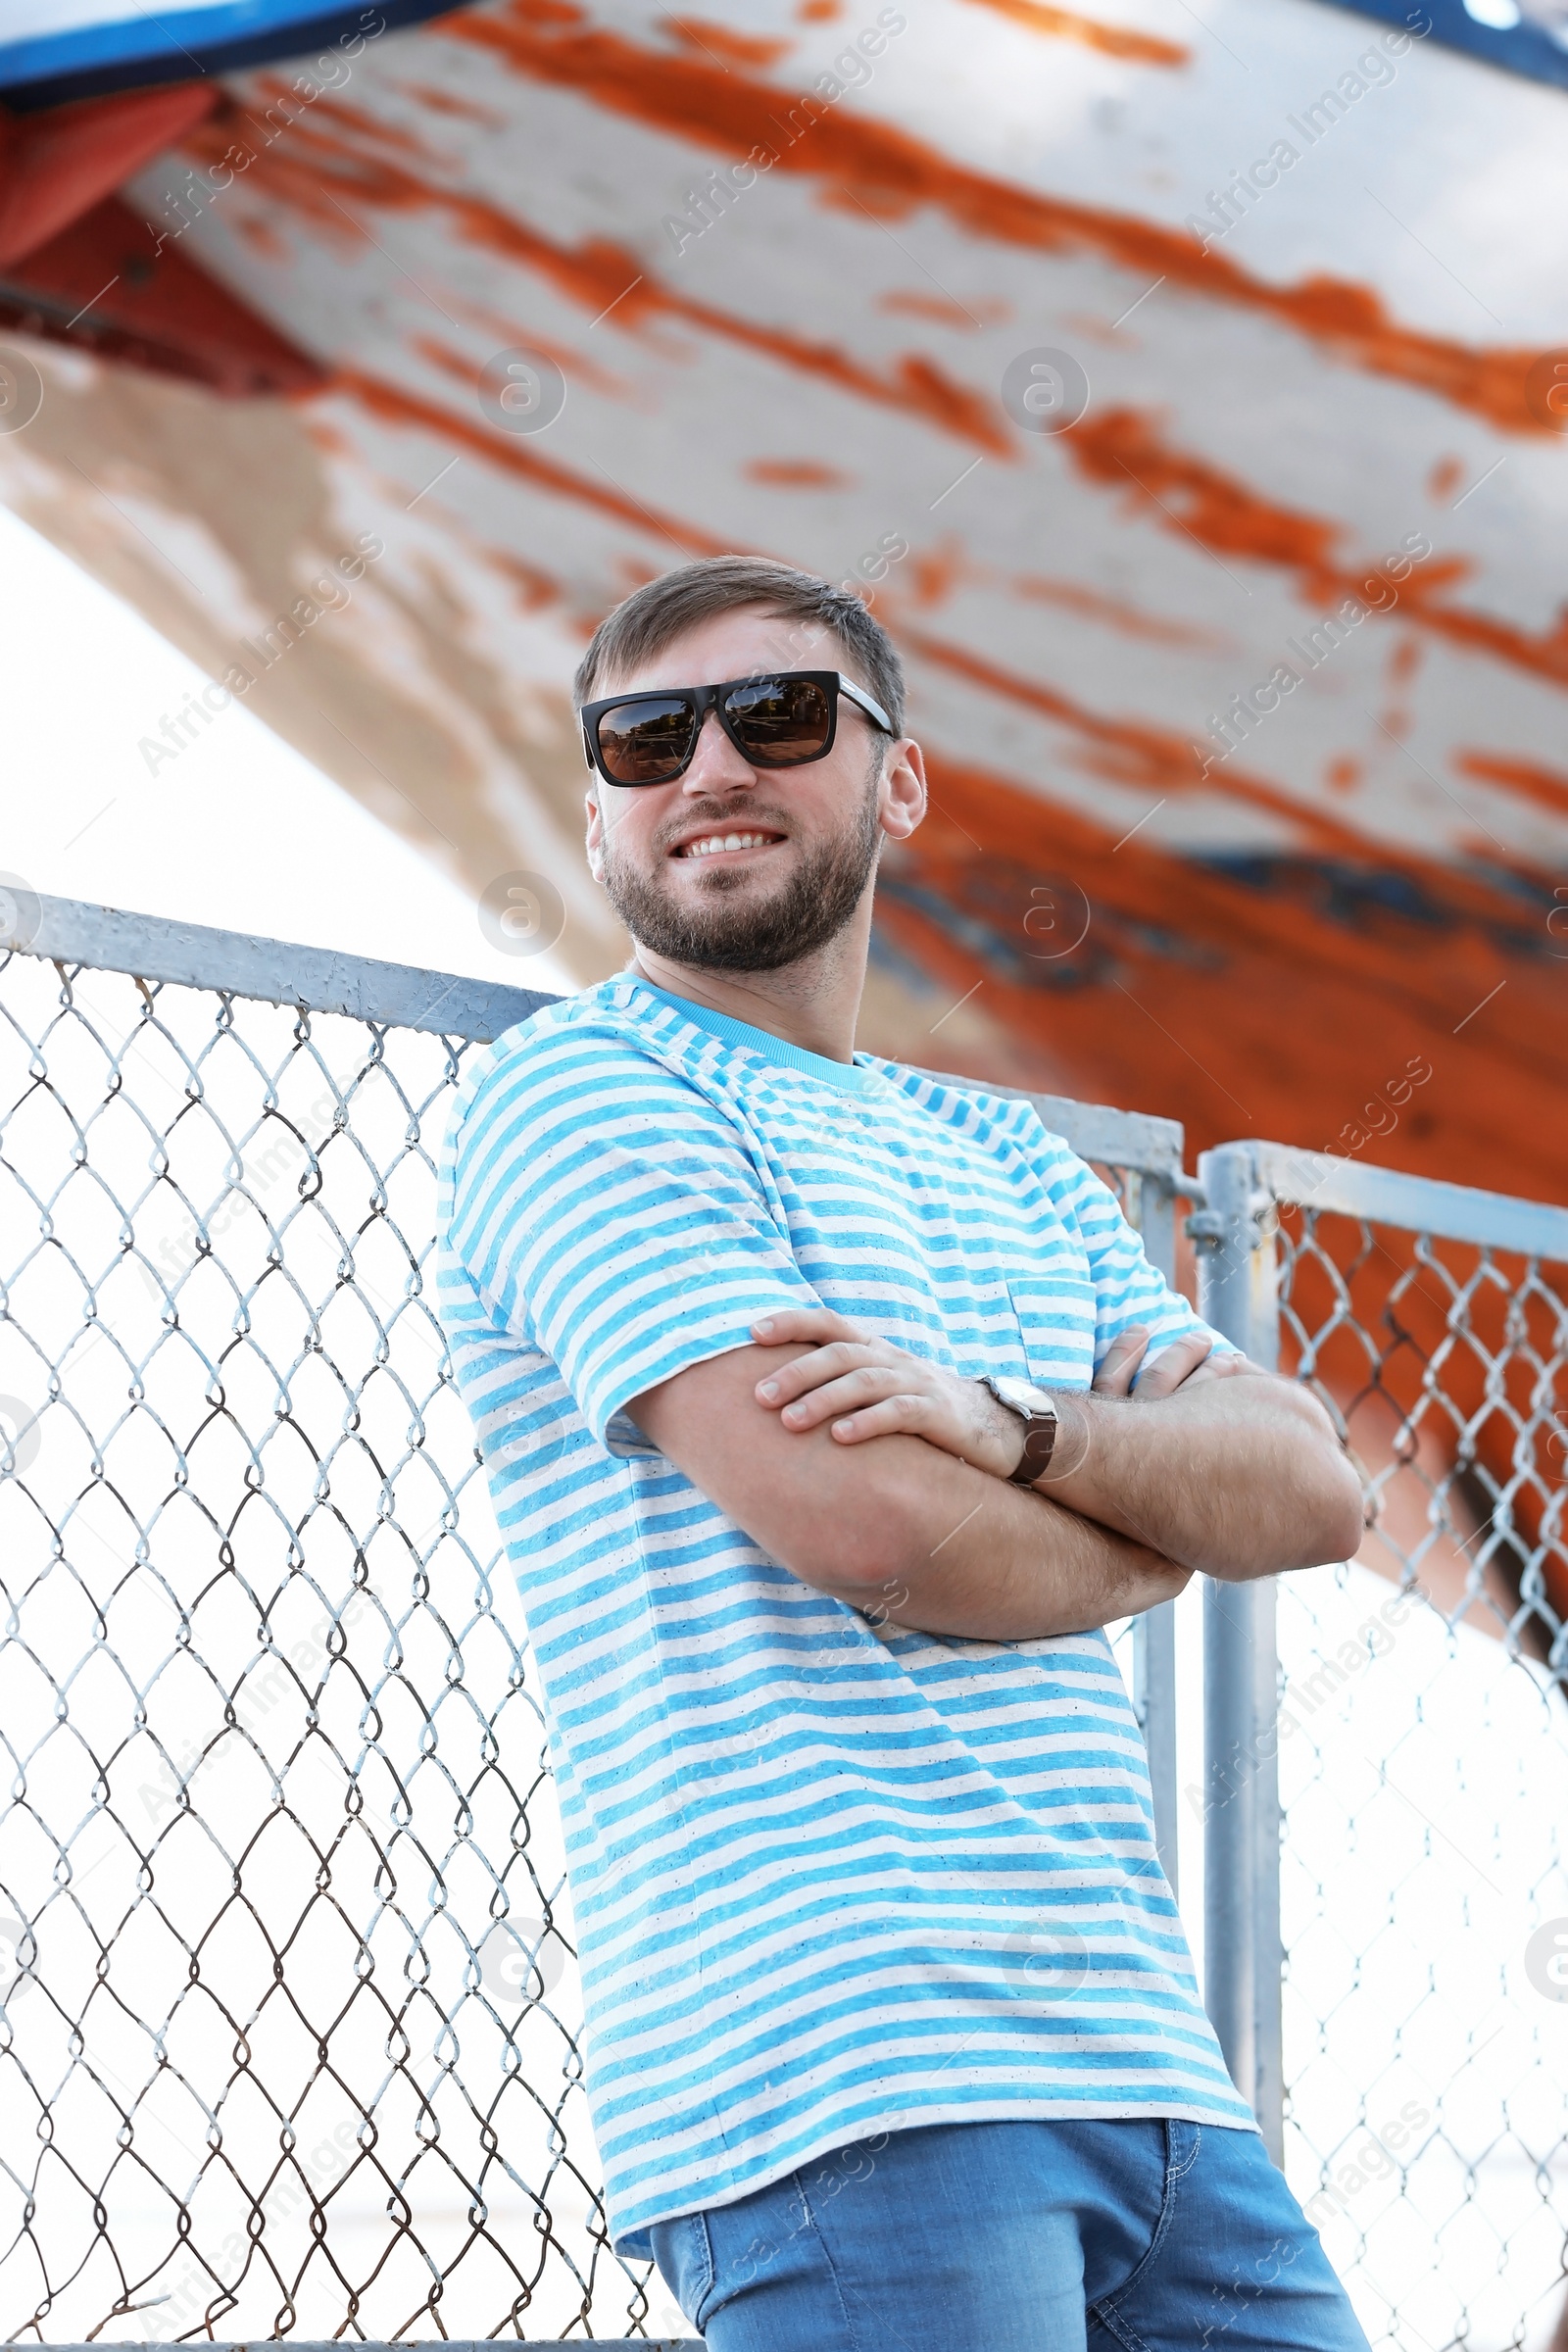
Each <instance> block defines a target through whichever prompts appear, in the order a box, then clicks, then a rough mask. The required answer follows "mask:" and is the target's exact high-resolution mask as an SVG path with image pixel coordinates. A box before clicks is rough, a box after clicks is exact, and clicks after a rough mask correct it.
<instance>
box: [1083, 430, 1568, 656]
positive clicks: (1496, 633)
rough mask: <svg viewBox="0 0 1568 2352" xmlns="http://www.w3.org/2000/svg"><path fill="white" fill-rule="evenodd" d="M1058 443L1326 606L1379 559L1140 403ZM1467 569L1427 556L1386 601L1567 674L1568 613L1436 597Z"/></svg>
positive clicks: (1162, 514) (1101, 476) (1186, 531)
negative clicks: (1234, 471) (1168, 432)
mask: <svg viewBox="0 0 1568 2352" xmlns="http://www.w3.org/2000/svg"><path fill="white" fill-rule="evenodd" d="M1060 443H1061V446H1062V447H1063V448H1064V449H1065V450H1066V453H1067V455H1068V457H1069V459H1070V460H1071V461H1072V463H1073V464H1074V465H1075V466H1077V468H1078V470H1079V471H1080V472H1081V473H1083V474H1085V475H1086V476H1087V477H1088V478H1089V479H1090V480H1091V481H1094V482H1098V483H1101V484H1103V486H1104V487H1106V488H1108V489H1113V490H1115V489H1119V490H1124V491H1126V492H1127V493H1128V495H1129V496H1130V497H1131V498H1134V499H1141V500H1142V501H1144V502H1145V505H1146V511H1147V514H1148V515H1149V519H1150V520H1151V521H1152V522H1154V523H1156V524H1157V525H1158V526H1159V528H1160V529H1162V530H1166V531H1171V532H1175V533H1177V534H1179V535H1182V536H1191V537H1192V538H1194V539H1197V540H1199V541H1200V542H1201V545H1202V546H1204V547H1206V548H1208V549H1209V550H1210V551H1211V552H1213V553H1215V554H1217V555H1220V556H1231V557H1242V558H1244V559H1246V560H1247V561H1249V562H1250V563H1256V564H1278V565H1280V566H1281V567H1282V568H1283V569H1285V570H1289V571H1294V572H1295V573H1296V574H1297V577H1298V582H1299V587H1300V589H1301V592H1302V594H1303V596H1304V597H1306V598H1307V599H1309V600H1311V599H1315V600H1317V601H1318V602H1319V603H1321V604H1322V605H1325V606H1330V605H1334V604H1337V603H1339V602H1340V600H1341V599H1343V598H1345V597H1348V596H1354V597H1360V596H1361V591H1362V584H1363V583H1364V582H1366V581H1368V580H1370V578H1371V577H1372V574H1373V571H1374V570H1375V568H1376V564H1377V562H1378V560H1379V559H1378V558H1374V559H1373V560H1372V562H1370V563H1368V564H1363V565H1361V566H1360V567H1358V568H1351V567H1350V566H1349V565H1348V564H1346V563H1345V562H1344V560H1343V559H1342V558H1341V557H1340V556H1339V555H1338V553H1337V550H1336V548H1335V541H1336V540H1337V539H1339V538H1340V537H1341V536H1342V530H1341V526H1340V525H1339V524H1337V523H1332V522H1329V521H1327V520H1326V519H1325V518H1324V517H1322V516H1320V515H1302V514H1299V513H1298V512H1297V511H1296V510H1295V509H1293V508H1290V507H1278V506H1275V505H1274V504H1273V503H1272V502H1271V501H1270V500H1268V499H1265V498H1260V497H1259V496H1258V495H1257V493H1256V492H1255V491H1253V490H1251V489H1250V488H1249V487H1248V486H1247V484H1246V483H1245V482H1241V481H1238V480H1237V479H1236V478H1235V477H1234V476H1233V475H1231V474H1228V473H1224V472H1222V471H1221V469H1220V468H1219V467H1218V466H1211V465H1210V464H1209V463H1208V462H1207V460H1206V459H1203V458H1196V457H1193V456H1192V455H1190V454H1189V453H1188V452H1187V451H1186V450H1181V449H1177V448H1176V447H1175V446H1174V445H1173V444H1172V443H1170V442H1169V441H1166V440H1165V439H1164V438H1163V437H1162V435H1161V434H1160V432H1159V430H1158V428H1157V426H1156V425H1155V424H1154V423H1153V422H1152V420H1151V419H1150V418H1149V417H1145V416H1142V415H1141V414H1140V413H1139V412H1138V411H1137V410H1136V409H1110V410H1107V411H1106V412H1105V414H1104V415H1103V416H1102V417H1093V418H1085V419H1084V421H1083V422H1082V423H1081V424H1079V425H1078V426H1076V427H1075V428H1074V430H1073V431H1072V432H1071V433H1063V434H1062V435H1061V436H1060ZM1383 552H1384V553H1387V554H1393V553H1395V552H1397V551H1395V550H1393V549H1389V550H1385V551H1383ZM1468 568H1469V567H1468V565H1467V564H1464V562H1463V560H1462V559H1459V558H1453V557H1449V558H1446V559H1435V558H1433V557H1430V556H1429V557H1428V558H1427V559H1426V561H1425V562H1424V563H1422V564H1417V565H1416V566H1415V568H1414V569H1413V570H1412V571H1411V572H1410V574H1409V575H1408V577H1407V578H1406V579H1404V580H1402V581H1396V582H1393V583H1391V585H1392V586H1393V587H1394V589H1395V592H1396V594H1397V597H1398V603H1397V605H1385V606H1384V607H1383V608H1382V609H1383V610H1384V612H1385V613H1398V614H1399V616H1400V618H1401V619H1402V620H1403V621H1404V623H1405V624H1406V626H1409V627H1414V628H1421V629H1427V630H1430V631H1431V632H1432V633H1433V634H1434V635H1436V636H1441V637H1446V638H1447V639H1448V640H1449V642H1450V643H1451V644H1454V645H1462V646H1464V647H1465V648H1466V650H1467V651H1469V652H1471V653H1484V654H1491V655H1492V656H1493V657H1494V658H1495V660H1496V661H1499V662H1509V663H1511V664H1512V665H1513V666H1514V667H1515V668H1517V669H1527V670H1530V671H1531V672H1532V673H1533V674H1534V675H1535V676H1537V677H1541V678H1546V679H1549V680H1550V682H1551V683H1552V684H1553V685H1559V686H1560V685H1563V684H1565V683H1568V613H1564V614H1563V615H1562V616H1561V617H1560V618H1559V619H1558V620H1557V621H1556V622H1555V623H1554V625H1553V626H1552V628H1551V629H1549V630H1547V631H1544V632H1543V633H1542V634H1541V635H1539V636H1532V635H1531V633H1530V632H1529V630H1527V629H1522V628H1519V627H1518V626H1516V624H1515V623H1514V622H1512V621H1506V620H1497V619H1495V617H1494V616H1493V615H1492V614H1491V613H1478V612H1475V611H1474V610H1468V609H1466V608H1465V607H1463V606H1458V605H1447V604H1443V603H1440V602H1439V591H1441V590H1442V589H1444V588H1446V587H1448V586H1449V585H1450V584H1451V583H1452V582H1453V580H1454V579H1456V578H1458V577H1460V576H1462V573H1463V572H1464V571H1465V570H1467V569H1468ZM1378 593H1379V595H1380V596H1381V595H1384V594H1386V591H1384V590H1380V591H1379V592H1378ZM1362 601H1363V602H1371V601H1373V600H1371V599H1369V598H1363V599H1362Z"/></svg>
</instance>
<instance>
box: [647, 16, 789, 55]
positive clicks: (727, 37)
mask: <svg viewBox="0 0 1568 2352" xmlns="http://www.w3.org/2000/svg"><path fill="white" fill-rule="evenodd" d="M669 29H670V31H671V32H672V33H673V34H674V35H675V37H676V39H677V40H681V41H684V42H685V44H686V46H687V48H688V49H705V50H707V52H708V53H709V55H710V56H711V57H727V58H728V59H729V60H730V63H731V64H732V65H737V66H776V65H777V64H778V61H779V59H780V58H781V57H788V55H789V53H790V51H791V50H792V49H793V48H794V46H795V43H794V42H793V41H769V40H760V39H759V38H758V37H757V35H756V34H754V33H749V32H732V31H731V30H730V28H729V26H728V25H710V24H709V23H708V22H707V20H706V19H705V18H703V17H671V18H670V20H669Z"/></svg>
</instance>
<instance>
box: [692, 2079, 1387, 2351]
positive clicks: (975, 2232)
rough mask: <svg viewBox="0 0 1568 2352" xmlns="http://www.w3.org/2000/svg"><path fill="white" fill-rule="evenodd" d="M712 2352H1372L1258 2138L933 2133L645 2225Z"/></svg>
mask: <svg viewBox="0 0 1568 2352" xmlns="http://www.w3.org/2000/svg"><path fill="white" fill-rule="evenodd" d="M652 2235H653V2243H654V2252H655V2255H656V2256H657V2258H658V2262H659V2268H660V2270H661V2271H662V2274H663V2277H664V2281H665V2284H666V2285H667V2286H668V2287H669V2290H670V2292H671V2294H673V2295H674V2297H675V2299H676V2301H677V2302H678V2303H679V2305H680V2307H681V2309H682V2311H684V2312H685V2314H686V2317H687V2318H688V2319H689V2320H690V2321H691V2322H692V2323H693V2325H694V2326H695V2327H700V2328H701V2329H702V2330H703V2332H704V2334H705V2335H706V2337H707V2340H708V2343H709V2345H710V2347H711V2352H915V2348H917V2352H1089V2348H1092V2352H1118V2348H1119V2352H1367V2341H1366V2337H1365V2336H1364V2335H1363V2334H1362V2332H1361V2329H1360V2327H1359V2326H1358V2324H1357V2322H1356V2319H1355V2316H1354V2314H1353V2313H1352V2311H1351V2309H1350V2306H1349V2303H1348V2300H1347V2298H1346V2294H1345V2290H1344V2288H1343V2287H1342V2286H1341V2284H1340V2282H1339V2280H1338V2279H1337V2278H1335V2276H1334V2273H1333V2271H1332V2270H1331V2269H1330V2268H1329V2264H1328V2258H1327V2256H1326V2255H1325V2254H1324V2252H1323V2248H1322V2246H1321V2245H1320V2244H1319V2242H1318V2236H1317V2232H1316V2230H1315V2229H1312V2227H1311V2225H1310V2224H1309V2223H1308V2222H1307V2220H1306V2218H1305V2216H1304V2215H1303V2214H1302V2212H1301V2209H1300V2207H1299V2205H1298V2203H1297V2201H1296V2199H1295V2198H1294V2197H1293V2196H1292V2194H1291V2192H1290V2190H1289V2189H1288V2188H1287V2187H1286V2185H1285V2182H1284V2180H1283V2179H1282V2177H1281V2176H1280V2174H1279V2173H1277V2172H1276V2171H1275V2169H1274V2167H1273V2165H1272V2164H1271V2163H1270V2162H1269V2159H1268V2155H1267V2152H1266V2151H1265V2149H1264V2146H1263V2142H1262V2140H1261V2139H1260V2138H1259V2137H1258V2135H1257V2133H1256V2132H1255V2131H1224V2130H1221V2129H1219V2128H1218V2127H1217V2126H1214V2125H1198V2124H1184V2123H1177V2122H1174V2121H1145V2120H1143V2119H1141V2118H1135V2119H1132V2120H1129V2121H1125V2122H1114V2123H1072V2122H1067V2123H1054V2122H1041V2123H978V2124H938V2125H931V2126H926V2127H923V2128H922V2129H920V2130H917V2131H893V2132H882V2133H879V2134H878V2135H877V2136H876V2137H875V2138H873V2139H866V2140H856V2141H853V2142H852V2143H851V2144H850V2145H849V2146H847V2147H842V2148H836V2149H834V2150H833V2151H832V2152H831V2154H829V2155H826V2156H818V2157H814V2158H813V2159H812V2161H811V2162H810V2163H809V2164H807V2165H804V2166H803V2167H802V2168H801V2170H800V2171H799V2172H798V2173H791V2174H788V2175H787V2176H786V2177H785V2178H784V2179H783V2180H774V2181H772V2182H770V2183H769V2185H768V2186H767V2187H766V2188H760V2189H755V2190H754V2191H753V2192H752V2194H751V2195H750V2196H747V2197H741V2198H739V2199H738V2200H737V2201H736V2202H735V2203H734V2204H733V2205H714V2206H710V2207H709V2209H708V2210H707V2211H706V2212H704V2213H688V2214H682V2215H681V2216H680V2217H679V2218H678V2219H676V2220H674V2221H669V2222H658V2223H656V2224H655V2226H654V2229H653V2232H652Z"/></svg>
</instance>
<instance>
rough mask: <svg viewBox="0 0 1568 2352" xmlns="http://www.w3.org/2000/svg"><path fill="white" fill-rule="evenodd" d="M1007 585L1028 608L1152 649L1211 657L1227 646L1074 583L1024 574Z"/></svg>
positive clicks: (1209, 632)
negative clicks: (1072, 618) (1100, 625)
mask: <svg viewBox="0 0 1568 2352" xmlns="http://www.w3.org/2000/svg"><path fill="white" fill-rule="evenodd" d="M1009 585H1010V586H1011V588H1012V590H1013V592H1014V594H1015V595H1017V596H1026V597H1027V598H1028V599H1029V601H1030V603H1031V604H1037V605H1057V606H1059V607H1060V609H1061V610H1062V612H1064V613H1078V614H1079V615H1080V616H1081V617H1082V618H1083V619H1086V620H1101V621H1103V622H1104V623H1105V625H1106V627H1107V628H1112V629H1120V630H1121V631H1122V632H1123V633H1124V634H1125V635H1126V636H1128V637H1147V638H1149V639H1150V640H1151V641H1152V643H1153V644H1155V645H1181V646H1188V647H1194V648H1197V649H1198V650H1199V651H1201V652H1203V653H1209V654H1212V653H1222V652H1223V651H1224V650H1225V648H1226V645H1227V642H1228V641H1227V640H1226V639H1225V638H1224V637H1221V636H1220V635H1219V634H1218V633H1217V631H1215V630H1213V629H1197V628H1192V627H1189V626H1188V624H1187V623H1186V622H1185V621H1180V620H1161V619H1158V618H1157V617H1156V616H1155V615H1154V614H1153V613H1140V612H1138V611H1137V610H1136V608H1135V607H1134V606H1132V605H1124V604H1121V603H1119V602H1118V601H1117V599H1116V598H1115V597H1112V596H1101V595H1099V594H1098V593H1097V591H1096V590H1095V589H1093V588H1086V587H1083V586H1082V585H1081V584H1080V583H1079V582H1078V581H1077V580H1048V579H1044V578H1042V577H1041V576H1040V575H1039V574H1038V573H1035V572H1027V571H1026V572H1018V573H1015V574H1014V575H1013V577H1012V579H1011V581H1010V582H1009Z"/></svg>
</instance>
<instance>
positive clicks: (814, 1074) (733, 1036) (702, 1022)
mask: <svg viewBox="0 0 1568 2352" xmlns="http://www.w3.org/2000/svg"><path fill="white" fill-rule="evenodd" d="M630 985H631V986H632V987H633V988H638V989H641V990H642V991H643V992H644V994H645V995H647V996H650V997H653V998H655V999H656V1000H657V1001H658V1002H659V1003H660V1004H662V1005H670V1006H672V1007H673V1009H674V1010H675V1011H676V1012H678V1013H679V1014H680V1015H681V1017H682V1019H683V1020H688V1021H690V1022H691V1023H692V1025H693V1027H694V1028H697V1029H706V1030H708V1031H709V1032H710V1034H711V1035H712V1036H713V1037H718V1038H722V1039H723V1041H724V1043H725V1044H726V1045H728V1046H736V1047H739V1048H740V1049H742V1050H743V1051H744V1052H746V1053H748V1054H760V1056H761V1058H762V1059H763V1060H764V1061H772V1062H778V1063H780V1064H781V1065H782V1066H783V1067H784V1068H785V1069H787V1070H803V1071H804V1072H805V1073H806V1075H807V1076H808V1077H810V1078H816V1079H819V1080H820V1081H821V1083H822V1084H823V1085H824V1086H837V1087H841V1088H842V1089H843V1090H844V1092H845V1093H846V1094H852V1095H863V1094H864V1093H865V1091H866V1088H867V1087H868V1086H869V1085H870V1084H871V1080H872V1072H871V1070H870V1069H869V1067H867V1066H866V1065H865V1064H864V1063H863V1062H862V1061H861V1059H860V1058H859V1057H858V1056H857V1058H856V1059H855V1060H854V1061H849V1062H846V1061H830V1060H829V1059H828V1057H827V1055H826V1054H809V1053H808V1052H807V1051H806V1048H805V1047H804V1046H792V1045H791V1044H790V1043H789V1041H788V1040H787V1039H786V1038H782V1037H775V1036H774V1035H773V1034H772V1031H771V1030H768V1029H754V1028H753V1027H752V1025H751V1023H750V1022H749V1021H737V1020H733V1019H731V1017H730V1015H729V1014H728V1013H727V1012H715V1011H714V1010H713V1008H712V1006H711V1005H698V1004H696V1003H694V1002H693V1000H692V999H691V998H690V997H677V996H676V995H675V994H674V992H673V990H671V989H667V988H661V987H659V985H658V984H657V982H655V981H653V980H645V979H642V978H641V977H638V978H637V979H635V980H633V981H632V982H631V983H630Z"/></svg>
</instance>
